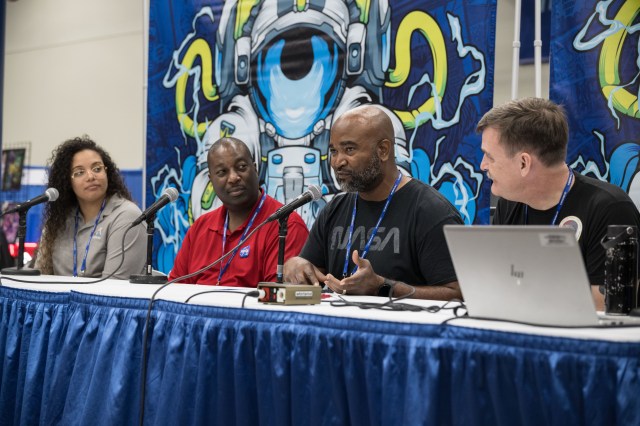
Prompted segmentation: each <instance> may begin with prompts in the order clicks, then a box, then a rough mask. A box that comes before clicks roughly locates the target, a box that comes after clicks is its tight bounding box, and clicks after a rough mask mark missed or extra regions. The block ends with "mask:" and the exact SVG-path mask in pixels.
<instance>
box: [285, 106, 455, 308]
mask: <svg viewBox="0 0 640 426" xmlns="http://www.w3.org/2000/svg"><path fill="white" fill-rule="evenodd" d="M394 140H395V137H394V130H393V125H392V123H391V120H390V119H389V117H388V116H387V114H386V113H385V112H384V111H382V110H381V109H379V108H377V107H375V106H371V105H365V106H361V107H358V108H356V109H353V110H351V111H348V112H346V113H345V114H343V115H342V116H340V117H339V118H338V120H336V122H335V123H334V125H333V127H332V129H331V137H330V143H329V153H330V156H331V159H330V160H331V167H332V168H333V170H334V172H335V175H336V178H337V180H338V183H340V185H341V188H342V189H343V190H344V191H347V192H346V193H344V194H339V195H337V196H335V197H334V198H333V199H332V200H331V202H330V203H329V204H327V205H326V206H325V207H324V208H323V209H322V211H321V212H320V214H319V216H318V217H317V219H316V221H315V223H314V225H313V227H312V229H311V233H310V234H309V239H308V240H307V243H306V244H305V246H304V248H303V249H302V252H301V253H300V256H299V257H295V258H292V259H290V260H288V261H287V262H286V264H285V267H284V278H285V280H286V281H287V282H292V283H307V284H316V285H318V284H320V285H322V284H326V285H327V286H328V287H330V288H331V289H332V290H333V291H335V292H337V293H341V294H363V295H381V296H386V295H388V293H389V290H390V287H391V286H394V290H393V294H394V296H401V295H404V294H408V293H409V292H411V291H412V290H411V288H410V287H408V286H402V285H401V286H395V285H394V284H396V283H397V282H402V283H405V284H409V285H411V286H413V287H414V288H415V293H414V295H413V297H417V298H423V299H435V300H450V299H453V298H458V299H460V298H461V297H462V296H461V293H460V288H459V286H458V282H457V279H456V275H455V271H454V269H453V265H452V263H451V258H450V255H449V250H448V248H447V244H446V242H445V239H444V234H443V231H442V227H443V226H444V225H446V224H461V223H462V220H461V219H460V215H459V214H458V212H457V210H456V209H455V208H454V207H453V206H452V205H451V204H450V203H449V202H448V201H447V199H446V198H444V197H443V196H442V195H441V194H440V193H439V192H438V191H436V190H435V189H433V188H432V187H431V186H428V185H426V184H424V183H422V182H420V181H418V180H415V179H412V178H411V177H409V176H405V175H403V174H402V173H401V172H400V171H399V170H398V168H397V166H396V163H395V157H394Z"/></svg>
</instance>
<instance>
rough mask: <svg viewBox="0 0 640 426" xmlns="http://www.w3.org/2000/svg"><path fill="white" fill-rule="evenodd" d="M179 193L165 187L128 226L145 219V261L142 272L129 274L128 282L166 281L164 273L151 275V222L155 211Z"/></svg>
mask: <svg viewBox="0 0 640 426" xmlns="http://www.w3.org/2000/svg"><path fill="white" fill-rule="evenodd" d="M178 195H180V193H179V192H178V190H177V189H176V188H173V187H171V188H167V189H165V190H164V192H163V193H162V195H161V196H160V198H158V200H157V201H156V202H155V203H153V204H152V205H151V206H150V207H149V208H148V209H146V210H145V211H144V212H143V213H142V214H141V215H140V216H139V217H138V218H137V219H136V220H134V221H133V223H132V224H131V226H130V227H129V228H133V227H134V226H137V225H138V224H140V223H141V222H142V221H143V220H146V221H147V262H146V264H145V265H144V273H143V274H140V275H131V276H130V277H129V282H130V283H134V284H164V283H166V282H167V276H166V275H153V267H152V266H151V264H152V261H153V232H154V226H153V222H154V221H155V218H156V212H157V211H158V210H160V209H161V208H162V207H164V206H166V205H167V204H169V203H172V202H174V201H175V200H177V199H178Z"/></svg>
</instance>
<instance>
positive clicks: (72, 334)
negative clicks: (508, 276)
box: [0, 287, 640, 426]
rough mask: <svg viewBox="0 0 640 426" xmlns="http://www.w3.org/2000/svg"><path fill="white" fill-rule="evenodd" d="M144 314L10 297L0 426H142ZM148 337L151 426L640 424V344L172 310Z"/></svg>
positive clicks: (117, 301)
mask: <svg viewBox="0 0 640 426" xmlns="http://www.w3.org/2000/svg"><path fill="white" fill-rule="evenodd" d="M147 306H148V302H147V301H145V300H140V299H129V298H114V297H105V296H92V295H86V294H81V293H74V292H72V293H70V294H52V293H41V292H34V291H29V290H16V289H10V288H7V287H0V309H1V318H2V323H1V326H0V351H1V353H2V354H3V362H2V364H1V371H0V373H1V382H0V386H1V388H0V423H1V424H3V425H37V424H41V425H53V424H64V425H76V424H77V425H87V424H91V425H127V424H137V422H138V418H139V406H140V384H141V362H142V347H143V345H142V337H143V332H144V321H145V316H146V309H147ZM416 315H429V314H426V313H421V314H416ZM381 316H383V314H381ZM150 330H151V331H150V334H149V346H148V364H147V365H148V371H147V377H146V388H147V391H146V398H145V424H148V425H176V424H181V425H188V424H194V425H199V424H219V425H234V424H236V425H247V424H260V425H300V424H305V425H333V424H336V425H338V424H339V425H344V424H354V425H422V424H438V425H448V424H452V425H485V424H495V425H513V424H522V425H539V424H547V425H562V426H566V425H572V424H594V425H596V424H597V425H601V424H610V425H613V424H619V425H632V424H640V409H638V407H639V406H640V404H639V402H640V345H639V344H636V343H620V342H604V341H590V340H578V339H567V338H556V337H543V336H533V335H525V334H517V333H505V332H497V331H488V330H479V329H471V328H465V327H457V326H450V325H418V324H406V323H393V322H386V321H370V320H360V319H350V318H341V317H329V316H321V315H309V314H303V313H292V312H283V311H261V310H251V309H233V308H221V307H205V306H194V305H185V304H180V303H173V302H165V301H159V302H156V303H155V305H154V310H153V314H152V324H151V329H150Z"/></svg>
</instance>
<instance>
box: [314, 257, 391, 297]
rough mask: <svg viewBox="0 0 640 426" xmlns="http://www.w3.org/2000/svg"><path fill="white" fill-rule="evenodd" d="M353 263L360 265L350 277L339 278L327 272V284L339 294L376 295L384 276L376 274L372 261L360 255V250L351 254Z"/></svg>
mask: <svg viewBox="0 0 640 426" xmlns="http://www.w3.org/2000/svg"><path fill="white" fill-rule="evenodd" d="M351 257H352V259H353V263H354V264H356V265H358V270H357V271H356V273H355V274H353V275H351V276H350V277H346V278H344V279H342V280H338V279H337V278H336V277H334V276H333V275H331V274H327V279H326V281H325V284H327V286H328V287H329V288H330V289H331V290H333V291H334V292H336V293H338V294H361V295H362V294H368V295H372V296H375V295H377V294H378V289H379V288H380V286H381V285H382V284H383V283H384V278H383V277H381V276H379V275H376V273H375V272H374V271H373V267H372V266H371V262H369V261H368V260H367V259H363V258H361V257H360V256H359V254H358V250H354V251H353V255H352V256H351Z"/></svg>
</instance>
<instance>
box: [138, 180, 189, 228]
mask: <svg viewBox="0 0 640 426" xmlns="http://www.w3.org/2000/svg"><path fill="white" fill-rule="evenodd" d="M178 195H179V193H178V190H177V189H175V188H173V187H171V188H167V189H165V190H164V192H163V193H162V195H161V196H160V198H158V200H157V201H156V202H155V203H153V204H151V206H149V208H148V209H146V210H145V211H143V212H142V214H141V215H140V216H138V218H137V219H136V220H134V221H133V223H132V224H131V227H134V226H136V225H138V224H140V223H142V221H143V220H146V221H147V222H149V218H151V219H152V220H153V217H154V216H155V214H156V212H157V211H158V210H160V209H161V208H163V207H164V206H166V205H167V204H169V203H172V202H174V201H175V200H177V199H178Z"/></svg>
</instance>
